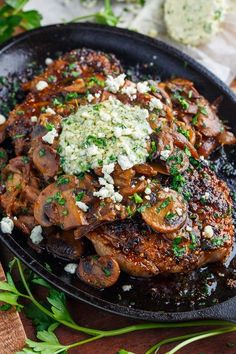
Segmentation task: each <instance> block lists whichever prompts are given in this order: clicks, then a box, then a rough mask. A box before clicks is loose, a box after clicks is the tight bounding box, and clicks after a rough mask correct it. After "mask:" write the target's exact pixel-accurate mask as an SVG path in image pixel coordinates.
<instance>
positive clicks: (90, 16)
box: [68, 13, 96, 23]
mask: <svg viewBox="0 0 236 354" xmlns="http://www.w3.org/2000/svg"><path fill="white" fill-rule="evenodd" d="M95 16H96V13H95V14H91V15H85V16H79V17H75V18H73V19H72V20H71V21H69V22H68V23H71V22H79V21H83V20H87V19H89V18H93V17H95Z"/></svg>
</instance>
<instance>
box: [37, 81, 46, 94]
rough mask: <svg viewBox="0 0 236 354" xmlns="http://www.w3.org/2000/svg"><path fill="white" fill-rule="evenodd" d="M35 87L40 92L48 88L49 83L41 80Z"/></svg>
mask: <svg viewBox="0 0 236 354" xmlns="http://www.w3.org/2000/svg"><path fill="white" fill-rule="evenodd" d="M35 87H36V89H37V90H38V91H43V90H44V89H45V88H46V87H48V83H47V82H46V81H43V80H40V81H39V82H37V84H36V86H35Z"/></svg>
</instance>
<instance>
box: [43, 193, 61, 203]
mask: <svg viewBox="0 0 236 354" xmlns="http://www.w3.org/2000/svg"><path fill="white" fill-rule="evenodd" d="M52 201H55V202H56V203H58V204H59V205H65V204H66V200H65V199H64V198H63V197H62V194H61V192H56V194H54V196H51V197H48V198H47V200H46V202H47V203H51V202H52Z"/></svg>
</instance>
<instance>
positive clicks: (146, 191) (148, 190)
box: [144, 187, 152, 194]
mask: <svg viewBox="0 0 236 354" xmlns="http://www.w3.org/2000/svg"><path fill="white" fill-rule="evenodd" d="M144 192H145V194H151V193H152V190H151V188H150V187H147V188H146V189H145V191H144Z"/></svg>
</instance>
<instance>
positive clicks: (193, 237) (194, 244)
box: [189, 232, 197, 250]
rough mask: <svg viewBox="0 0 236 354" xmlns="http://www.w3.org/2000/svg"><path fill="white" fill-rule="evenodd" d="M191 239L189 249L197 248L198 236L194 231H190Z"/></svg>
mask: <svg viewBox="0 0 236 354" xmlns="http://www.w3.org/2000/svg"><path fill="white" fill-rule="evenodd" d="M189 236H190V239H191V243H190V245H189V249H190V250H195V249H196V247H197V236H196V235H195V233H194V232H190V233H189Z"/></svg>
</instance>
